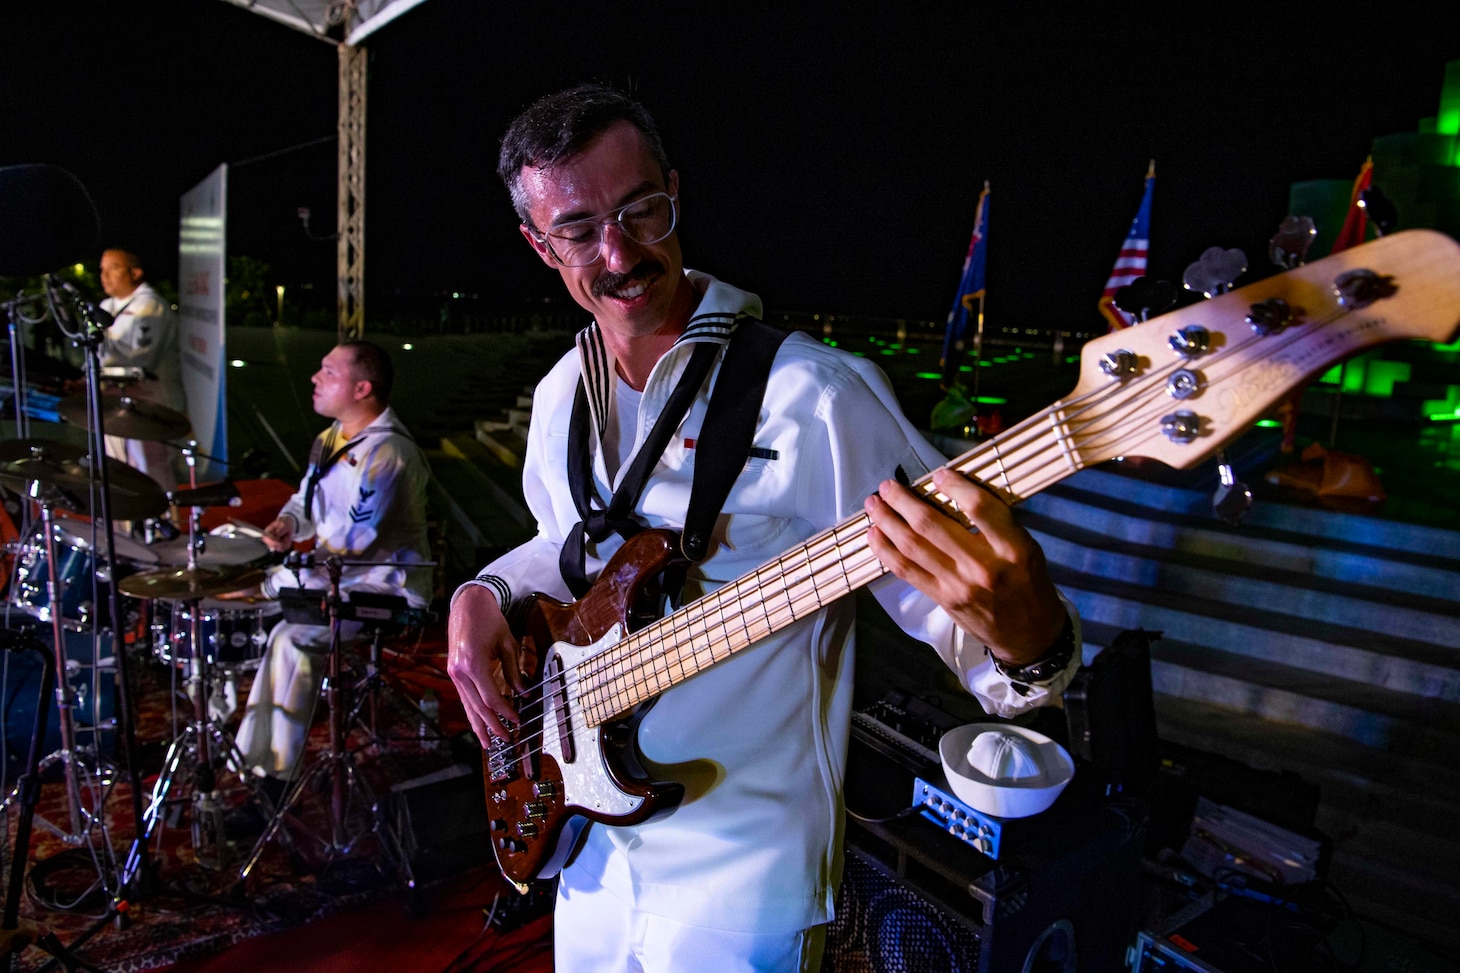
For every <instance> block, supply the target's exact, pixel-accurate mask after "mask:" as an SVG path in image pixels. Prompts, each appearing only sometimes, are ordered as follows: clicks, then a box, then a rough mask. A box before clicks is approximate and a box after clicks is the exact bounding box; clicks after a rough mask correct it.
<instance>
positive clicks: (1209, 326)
mask: <svg viewBox="0 0 1460 973" xmlns="http://www.w3.org/2000/svg"><path fill="white" fill-rule="evenodd" d="M1341 290H1342V291H1345V292H1346V293H1345V294H1344V295H1343V296H1341ZM1457 328H1460V245H1457V244H1456V243H1455V241H1454V240H1451V239H1450V238H1449V237H1447V236H1445V235H1444V234H1442V233H1437V232H1434V231H1432V230H1408V231H1406V232H1403V233H1396V234H1393V235H1391V236H1386V237H1382V238H1380V239H1378V240H1374V241H1372V242H1370V243H1366V244H1364V245H1362V246H1358V247H1353V248H1351V249H1348V250H1344V251H1341V252H1339V253H1337V254H1334V255H1332V256H1329V257H1325V258H1323V259H1322V260H1318V261H1315V262H1314V263H1311V264H1306V265H1304V266H1301V267H1297V268H1295V269H1293V270H1289V271H1286V272H1285V273H1282V274H1279V275H1277V276H1274V277H1270V278H1268V279H1266V280H1262V281H1258V282H1257V283H1254V284H1249V285H1247V286H1246V287H1242V288H1240V289H1238V290H1235V291H1230V292H1228V293H1226V294H1222V295H1220V296H1217V297H1214V298H1212V299H1210V300H1207V301H1203V302H1201V303H1199V304H1193V305H1191V306H1189V307H1185V308H1181V309H1179V310H1176V311H1172V312H1170V313H1169V314H1163V315H1161V316H1160V317H1158V318H1154V319H1152V320H1150V321H1147V322H1146V323H1144V324H1140V325H1137V326H1135V327H1132V328H1126V329H1124V330H1122V331H1117V332H1113V333H1111V334H1108V335H1104V336H1102V337H1099V338H1096V339H1094V340H1092V341H1090V342H1088V343H1086V345H1085V347H1084V351H1083V353H1082V355H1081V362H1080V380H1079V382H1078V384H1077V385H1076V387H1075V390H1074V392H1072V393H1071V394H1070V395H1069V396H1068V397H1066V398H1065V399H1063V400H1061V402H1060V403H1059V404H1057V406H1056V408H1055V410H1054V416H1055V419H1056V420H1057V422H1058V423H1059V425H1060V427H1061V431H1062V432H1063V433H1064V436H1065V437H1066V441H1067V442H1068V443H1070V444H1071V446H1073V448H1074V450H1075V451H1076V452H1077V453H1078V456H1079V459H1080V465H1093V464H1095V463H1098V462H1102V461H1104V460H1107V459H1114V458H1116V457H1121V456H1126V457H1129V456H1144V457H1148V458H1151V459H1156V460H1160V461H1161V462H1163V463H1166V464H1167V465H1169V466H1173V467H1187V466H1192V465H1194V464H1196V463H1197V462H1198V461H1200V460H1201V459H1203V458H1205V457H1206V456H1209V455H1210V454H1211V453H1213V452H1215V451H1216V450H1218V449H1220V448H1221V447H1222V446H1224V445H1225V444H1226V443H1228V442H1230V441H1231V440H1232V439H1234V438H1236V437H1237V436H1238V435H1239V434H1241V433H1242V432H1243V431H1244V430H1245V429H1247V427H1248V426H1250V425H1252V423H1254V422H1256V421H1257V420H1258V419H1260V418H1262V416H1263V415H1264V414H1265V413H1266V412H1267V411H1268V410H1270V409H1271V408H1272V407H1273V406H1274V405H1276V404H1277V403H1278V402H1280V401H1281V400H1282V398H1283V397H1284V396H1286V395H1288V394H1289V393H1291V392H1293V391H1295V390H1297V389H1299V388H1301V387H1302V386H1303V385H1304V384H1306V383H1307V382H1308V381H1309V380H1311V379H1312V378H1313V377H1314V376H1316V375H1319V374H1321V373H1322V372H1323V371H1325V370H1326V369H1328V368H1330V367H1332V366H1333V365H1335V364H1337V363H1338V362H1340V361H1343V360H1344V359H1346V358H1349V357H1350V356H1352V355H1354V354H1356V353H1357V352H1359V351H1362V350H1364V349H1365V348H1369V347H1372V346H1374V345H1377V344H1381V343H1384V342H1388V341H1397V340H1401V339H1406V338H1410V339H1414V338H1418V339H1427V340H1430V341H1448V340H1450V339H1451V338H1452V337H1453V336H1454V335H1455V333H1456V331H1457Z"/></svg>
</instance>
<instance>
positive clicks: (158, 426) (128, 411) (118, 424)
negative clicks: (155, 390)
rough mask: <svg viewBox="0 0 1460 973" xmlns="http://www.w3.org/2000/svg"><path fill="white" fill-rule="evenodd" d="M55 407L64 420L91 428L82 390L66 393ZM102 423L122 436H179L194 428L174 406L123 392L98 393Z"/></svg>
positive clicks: (159, 437) (141, 437) (149, 437)
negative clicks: (75, 393) (169, 406)
mask: <svg viewBox="0 0 1460 973" xmlns="http://www.w3.org/2000/svg"><path fill="white" fill-rule="evenodd" d="M56 411H58V412H60V413H61V418H63V419H65V420H66V421H67V422H71V423H75V424H76V425H78V426H84V427H85V428H87V429H90V428H91V423H90V419H89V413H88V412H87V409H86V396H85V394H82V395H69V396H67V397H66V398H64V399H62V400H61V401H60V402H59V403H58V404H57V405H56ZM101 426H102V429H103V430H105V431H106V433H107V435H109V436H121V437H122V438H123V439H159V440H160V439H182V438H184V437H185V436H187V435H188V433H190V432H192V431H193V423H192V421H191V420H190V419H188V417H187V416H185V415H183V414H182V413H181V412H179V411H177V410H176V409H169V408H168V407H167V406H165V405H159V404H158V403H156V402H148V401H147V400H146V399H139V398H136V397H134V396H131V395H128V394H127V393H125V392H103V393H102V394H101Z"/></svg>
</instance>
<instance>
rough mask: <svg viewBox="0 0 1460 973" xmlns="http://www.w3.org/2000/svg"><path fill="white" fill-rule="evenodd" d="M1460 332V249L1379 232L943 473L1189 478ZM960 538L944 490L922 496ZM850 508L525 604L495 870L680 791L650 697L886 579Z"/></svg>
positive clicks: (1025, 481)
mask: <svg viewBox="0 0 1460 973" xmlns="http://www.w3.org/2000/svg"><path fill="white" fill-rule="evenodd" d="M1457 327H1460V245H1457V244H1456V243H1455V242H1454V241H1453V240H1451V239H1449V238H1448V237H1446V236H1444V235H1443V234H1440V233H1436V232H1433V231H1427V230H1410V231H1406V232H1403V233H1397V234H1393V235H1390V236H1386V237H1382V238H1380V239H1378V240H1375V241H1373V242H1371V243H1367V244H1364V245H1362V246H1359V247H1354V248H1352V249H1349V250H1344V251H1342V252H1340V253H1338V254H1334V255H1333V256H1330V257H1326V258H1324V259H1322V260H1318V261H1316V262H1314V263H1311V264H1307V265H1305V266H1301V267H1298V268H1296V269H1293V270H1290V271H1287V272H1285V273H1282V274H1279V275H1277V276H1274V277H1271V278H1268V279H1266V280H1263V281H1260V282H1258V283H1255V284H1250V285H1248V286H1246V287H1242V288H1240V289H1238V290H1234V291H1230V292H1228V293H1225V294H1221V295H1219V296H1217V297H1214V298H1212V299H1211V300H1208V301H1205V302H1202V303H1199V304H1194V305H1191V306H1189V307H1185V308H1182V309H1179V310H1176V311H1172V312H1170V313H1168V314H1164V315H1162V316H1160V317H1158V318H1154V319H1152V320H1150V321H1148V322H1146V323H1144V324H1141V325H1139V326H1137V327H1133V328H1129V329H1126V330H1123V331H1117V332H1113V333H1111V334H1108V335H1104V336H1102V337H1100V338H1096V339H1094V340H1092V341H1090V342H1088V343H1087V344H1086V345H1085V346H1084V350H1083V352H1082V357H1081V363H1080V377H1079V380H1078V382H1077V384H1076V386H1075V389H1074V391H1073V392H1071V394H1070V395H1069V396H1067V397H1066V398H1064V399H1061V400H1060V401H1058V402H1055V403H1054V404H1053V405H1051V406H1049V407H1048V408H1046V409H1044V410H1043V411H1041V412H1039V413H1037V414H1035V415H1033V416H1031V417H1029V418H1028V419H1025V420H1024V421H1022V422H1020V423H1019V424H1017V425H1015V426H1013V427H1011V428H1010V429H1008V430H1006V431H1005V432H1004V433H1002V434H1001V435H999V436H998V437H996V438H994V439H991V440H989V441H987V442H983V443H980V444H979V445H978V446H977V447H975V448H974V449H972V450H970V451H969V452H967V453H965V454H963V455H962V456H959V457H958V458H957V459H955V460H953V461H952V462H951V463H949V464H948V467H949V468H950V469H953V470H956V471H958V472H959V473H963V474H965V475H967V476H971V477H975V478H977V479H978V480H980V481H982V482H983V483H984V484H985V485H986V486H988V487H990V488H992V489H994V490H996V491H998V492H999V493H1000V494H1001V495H1002V496H1003V497H1004V498H1005V499H1007V500H1008V501H1009V502H1011V503H1017V502H1018V501H1020V500H1022V499H1023V498H1025V497H1029V496H1032V495H1033V494H1035V493H1038V492H1039V491H1040V490H1043V489H1044V488H1046V487H1048V486H1051V485H1052V484H1054V483H1057V482H1058V481H1060V480H1062V479H1063V478H1065V477H1067V476H1069V475H1070V474H1072V473H1076V472H1078V471H1080V470H1082V469H1084V468H1085V467H1087V466H1092V465H1095V464H1097V463H1101V462H1104V461H1106V460H1111V459H1115V458H1117V457H1136V456H1141V457H1146V458H1149V459H1154V460H1159V461H1161V462H1163V463H1166V464H1167V465H1169V466H1172V467H1177V468H1185V467H1190V466H1193V465H1195V464H1196V463H1197V462H1199V461H1201V460H1202V459H1204V458H1206V457H1207V456H1210V455H1211V454H1213V453H1215V452H1216V451H1217V450H1219V449H1221V448H1222V447H1223V446H1224V445H1226V444H1227V443H1228V442H1230V441H1231V440H1232V439H1234V438H1236V437H1237V436H1238V435H1240V434H1241V433H1242V432H1243V431H1244V430H1246V429H1247V427H1248V426H1250V425H1251V424H1252V423H1254V422H1255V421H1256V420H1258V419H1259V418H1261V417H1262V415H1263V414H1264V413H1265V412H1266V411H1267V410H1269V409H1270V408H1271V407H1272V406H1273V405H1274V404H1276V403H1277V402H1279V401H1280V400H1281V399H1282V398H1283V397H1284V396H1285V395H1287V394H1288V393H1290V392H1292V391H1294V390H1295V389H1298V388H1300V387H1301V386H1302V385H1303V384H1304V383H1306V382H1307V381H1309V380H1310V379H1311V378H1312V377H1314V376H1315V375H1318V374H1320V373H1321V372H1323V371H1324V370H1326V369H1328V368H1329V367H1331V366H1332V365H1334V364H1336V363H1337V362H1339V361H1341V360H1343V359H1345V358H1347V357H1349V356H1351V355H1353V354H1355V353H1356V352H1359V351H1361V350H1363V349H1365V348H1369V347H1371V346H1373V345H1376V344H1380V343H1382V342H1386V341H1395V340H1399V339H1404V338H1420V339H1428V340H1431V341H1446V340H1449V339H1450V338H1451V337H1452V336H1453V335H1454V334H1455V333H1456V330H1457ZM912 487H913V489H914V490H915V491H917V492H919V493H920V494H922V495H923V497H924V498H926V499H927V500H928V501H929V502H930V503H933V504H935V505H937V506H939V507H941V509H942V510H943V511H944V512H945V513H947V514H948V516H950V517H953V518H955V519H957V520H959V521H960V522H962V523H963V524H964V525H965V526H971V525H970V524H969V523H968V521H967V519H966V518H965V517H964V515H963V514H961V513H960V512H959V511H958V509H957V508H956V506H954V505H952V504H951V503H950V502H949V500H948V498H947V497H946V496H944V495H942V494H941V493H939V492H938V491H937V490H936V489H935V488H934V487H933V485H932V478H931V476H925V477H923V478H922V479H920V480H917V481H915V482H914V483H913V484H912ZM868 525H869V522H868V520H867V517H866V516H865V515H858V516H856V517H853V518H851V519H849V520H846V521H844V522H842V523H840V524H837V525H836V526H835V527H832V528H830V529H828V530H825V531H823V532H821V533H820V534H817V535H816V536H814V537H812V538H811V539H810V540H808V541H806V542H805V543H803V544H800V545H798V546H796V547H794V548H792V549H791V550H788V551H786V552H785V553H784V554H782V555H781V556H779V557H777V558H775V559H774V560H772V561H769V562H767V563H766V564H764V565H762V566H761V567H759V568H757V569H756V570H755V571H753V572H751V573H750V574H747V575H745V576H744V577H742V578H740V579H738V580H736V581H732V582H731V583H729V584H727V585H725V586H724V587H722V588H720V589H719V590H717V591H715V592H713V593H711V594H708V595H705V596H704V597H702V598H700V599H698V600H696V601H694V602H691V603H690V604H687V605H685V606H684V607H682V608H680V609H679V610H677V611H675V612H673V613H672V614H670V615H668V616H666V617H663V618H658V617H656V616H655V613H654V611H653V610H652V606H656V605H657V604H658V603H659V595H660V588H661V579H662V578H663V576H664V575H665V573H666V571H669V570H671V569H676V568H682V567H683V562H681V561H680V555H679V552H678V548H679V544H678V541H679V538H678V535H677V534H674V533H671V532H668V531H664V530H646V531H644V532H642V533H640V534H637V535H635V536H634V537H633V538H631V539H630V540H629V541H627V542H626V543H625V544H624V546H623V547H622V548H621V549H620V550H619V552H618V553H617V554H616V555H615V556H614V557H613V558H612V559H611V560H610V561H609V563H608V565H607V567H606V568H605V569H604V570H603V572H602V574H601V575H600V577H599V578H598V580H597V582H596V583H595V584H594V585H593V587H592V589H591V590H589V592H588V593H587V594H586V595H585V596H584V597H583V598H581V599H580V600H578V601H576V602H573V603H571V604H569V603H563V602H559V601H556V600H553V599H550V598H548V597H546V596H543V595H534V596H532V598H531V599H529V603H528V605H527V610H526V614H525V623H524V624H523V625H521V626H519V627H520V628H521V633H520V634H521V641H522V646H523V649H524V652H526V653H528V655H529V657H533V656H535V657H536V658H537V659H538V660H539V661H540V669H539V677H538V678H539V681H538V682H537V685H536V688H535V689H533V690H531V691H529V693H528V694H527V695H526V697H525V698H521V699H519V700H518V713H519V715H520V716H521V717H522V722H521V725H520V726H518V727H517V728H516V733H515V739H514V740H512V741H510V742H509V741H502V740H494V741H493V742H492V743H491V744H489V746H488V748H487V750H486V752H485V754H484V756H483V760H484V763H485V766H486V781H485V783H486V798H487V809H488V818H489V823H490V833H491V840H492V846H493V850H494V852H495V854H496V856H497V863H498V865H499V866H500V868H501V870H502V873H503V875H504V876H505V877H506V878H507V879H508V880H509V881H511V882H512V883H513V884H515V885H516V886H517V887H518V888H519V889H522V890H524V891H525V890H526V888H527V883H528V882H529V881H530V880H531V879H533V878H545V877H549V876H551V875H553V874H556V872H557V871H558V870H559V869H561V868H562V866H563V865H564V863H565V862H566V861H567V860H568V858H569V857H570V856H571V854H572V852H573V850H574V848H575V847H576V845H577V843H578V841H579V840H580V839H581V837H582V835H583V833H584V831H585V830H586V828H587V827H588V826H589V825H590V824H591V823H592V822H601V823H603V824H606V825H630V824H637V823H639V822H642V821H644V820H645V819H647V818H649V817H650V816H651V815H653V814H654V813H656V812H657V811H660V810H662V809H664V808H667V807H670V806H672V805H674V804H675V803H677V802H678V801H679V800H680V799H681V797H682V795H683V789H682V787H681V786H680V785H678V784H676V783H673V782H667V781H656V780H652V779H650V778H649V777H648V776H647V775H646V774H645V773H644V771H643V769H642V767H641V766H640V764H639V762H638V760H637V759H636V753H637V751H636V747H635V741H634V731H635V714H636V711H641V710H642V704H644V703H647V702H649V701H651V700H652V699H653V698H654V697H655V696H656V695H658V694H659V693H662V692H663V691H664V690H666V689H669V688H670V687H671V686H674V685H677V684H678V683H680V682H682V681H683V680H685V679H688V678H690V677H691V676H693V675H695V674H696V673H698V672H700V671H702V670H704V669H706V668H708V667H709V666H712V665H715V664H716V663H718V662H721V661H723V660H725V659H728V658H729V657H731V656H733V655H735V654H736V653H738V652H740V651H741V650H742V649H746V648H749V647H750V646H752V645H754V644H755V643H757V642H758V641H760V640H761V639H763V638H765V637H766V636H768V635H770V634H772V633H774V632H777V631H779V630H781V629H782V628H784V627H786V626H788V625H790V624H792V623H793V622H795V621H797V620H799V619H801V618H804V617H806V616H807V615H810V614H812V613H814V612H816V611H817V610H818V609H820V608H821V607H822V606H823V605H826V604H828V603H829V602H832V601H834V600H836V599H838V598H841V597H842V596H844V595H846V594H848V593H850V592H852V591H854V590H856V589H858V588H860V587H862V586H864V585H867V584H869V583H871V582H873V581H875V580H877V579H878V578H880V577H881V576H882V575H883V574H884V573H885V571H884V569H883V567H882V565H881V564H880V563H879V562H878V561H877V559H876V558H875V557H873V555H872V553H871V550H870V548H869V547H868V545H867V539H866V533H867V527H868Z"/></svg>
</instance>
